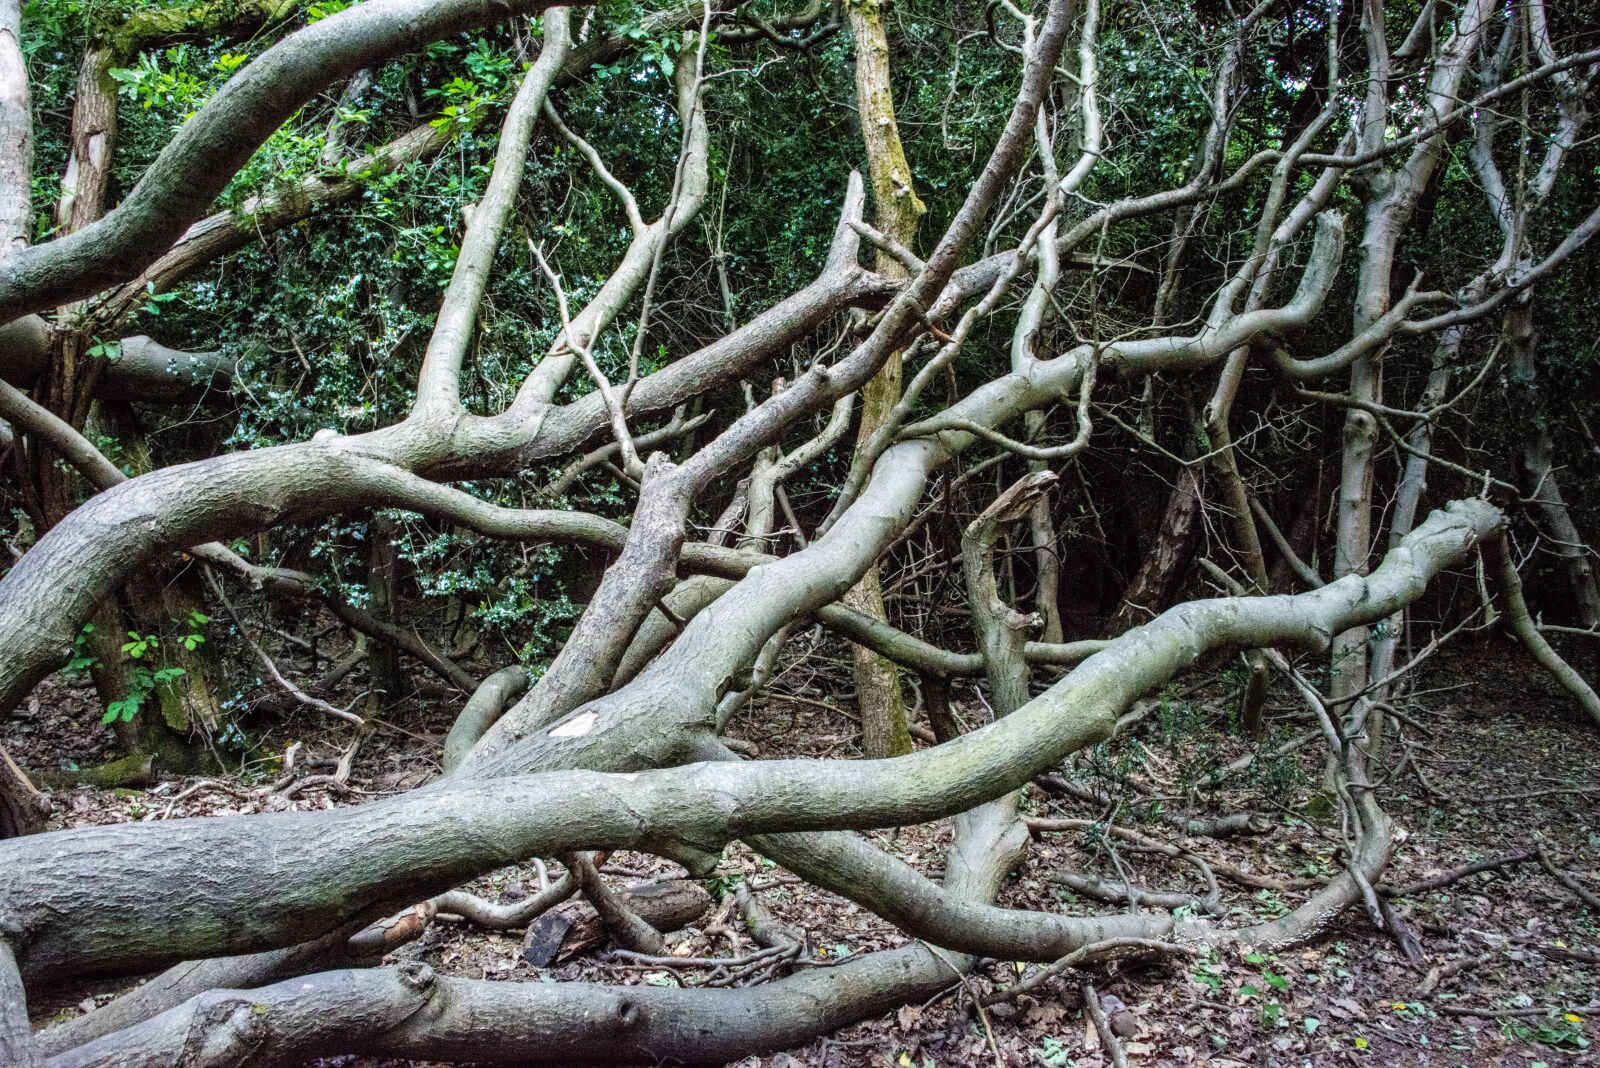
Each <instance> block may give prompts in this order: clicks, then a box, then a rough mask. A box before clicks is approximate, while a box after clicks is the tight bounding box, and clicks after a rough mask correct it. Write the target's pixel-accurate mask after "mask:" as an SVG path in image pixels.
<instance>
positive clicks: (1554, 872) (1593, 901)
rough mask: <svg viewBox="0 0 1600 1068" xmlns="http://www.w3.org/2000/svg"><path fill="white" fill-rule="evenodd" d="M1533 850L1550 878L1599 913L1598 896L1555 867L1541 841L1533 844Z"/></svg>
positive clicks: (1599, 900)
mask: <svg viewBox="0 0 1600 1068" xmlns="http://www.w3.org/2000/svg"><path fill="white" fill-rule="evenodd" d="M1534 850H1535V852H1536V853H1537V854H1538V857H1539V863H1540V864H1541V865H1543V866H1544V870H1545V871H1547V872H1549V873H1550V877H1551V878H1552V879H1554V880H1555V881H1556V882H1558V883H1560V884H1561V885H1562V886H1564V887H1566V888H1567V889H1568V890H1571V891H1572V892H1573V894H1574V895H1576V896H1577V898H1578V900H1579V901H1582V902H1583V903H1584V904H1585V905H1587V906H1589V908H1591V909H1593V910H1594V911H1595V912H1597V913H1600V897H1595V896H1594V895H1593V894H1591V893H1590V892H1589V891H1588V890H1585V889H1584V888H1583V886H1582V884H1580V883H1579V882H1578V880H1576V879H1574V878H1573V877H1572V876H1571V875H1570V874H1568V873H1567V872H1565V871H1562V870H1561V869H1560V868H1558V867H1556V863H1555V861H1553V860H1551V859H1550V854H1549V853H1547V852H1546V851H1545V848H1544V843H1543V842H1539V843H1537V844H1536V845H1535V846H1534Z"/></svg>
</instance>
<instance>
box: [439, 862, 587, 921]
mask: <svg viewBox="0 0 1600 1068" xmlns="http://www.w3.org/2000/svg"><path fill="white" fill-rule="evenodd" d="M578 885H579V884H578V879H577V877H576V876H575V875H573V874H572V872H570V871H569V872H567V873H566V874H565V875H563V876H562V877H561V878H559V879H557V880H556V881H555V882H554V883H551V884H550V885H548V886H545V887H542V888H541V889H540V891H539V892H538V893H537V894H533V895H531V896H530V897H526V898H524V899H523V900H521V901H513V902H510V903H509V904H503V905H502V904H499V903H497V902H494V901H489V900H486V899H484V898H481V897H479V896H478V895H476V894H469V893H467V892H466V891H464V890H451V891H448V892H446V893H443V894H440V895H439V896H438V897H436V898H434V899H433V904H434V907H435V908H437V909H438V910H439V918H440V919H450V918H454V917H459V918H460V919H462V920H465V921H466V922H468V923H475V924H477V925H478V926H479V927H487V928H489V929H490V930H494V931H509V930H512V929H513V928H517V927H526V926H527V925H528V924H529V923H530V922H532V921H533V920H534V919H537V918H538V917H539V916H542V915H543V914H544V913H546V912H549V911H550V910H551V909H553V908H555V907H556V906H557V905H559V904H561V903H562V902H563V901H566V900H567V899H568V898H570V897H571V896H572V895H573V894H576V893H577V892H578Z"/></svg>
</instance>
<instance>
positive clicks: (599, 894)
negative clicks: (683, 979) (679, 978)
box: [557, 853, 667, 957]
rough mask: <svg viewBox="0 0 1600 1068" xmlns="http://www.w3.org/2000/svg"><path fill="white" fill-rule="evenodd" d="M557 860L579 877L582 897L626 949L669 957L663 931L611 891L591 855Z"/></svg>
mask: <svg viewBox="0 0 1600 1068" xmlns="http://www.w3.org/2000/svg"><path fill="white" fill-rule="evenodd" d="M557 859H558V860H560V861H561V863H563V864H565V865H566V866H567V870H568V871H571V872H573V873H574V874H575V875H576V876H577V878H578V885H579V886H580V887H581V888H582V890H583V896H584V897H586V898H588V899H589V904H591V905H593V906H594V910H595V912H596V913H598V914H599V916H600V922H601V923H603V924H605V927H606V930H608V931H610V932H611V937H613V938H615V939H616V940H617V941H618V942H620V943H622V945H623V946H624V948H627V949H631V950H633V951H634V952H636V953H647V954H650V955H652V956H657V957H662V956H666V953H667V944H666V942H665V941H663V940H662V938H661V932H660V931H657V930H656V929H655V928H654V927H651V926H650V925H649V924H648V923H646V922H645V921H644V920H642V919H640V918H639V915H638V913H636V912H634V911H633V910H632V909H630V908H629V907H628V906H627V905H626V904H625V903H624V902H623V901H622V899H621V898H619V897H618V896H617V895H616V894H614V893H612V892H611V888H610V887H609V886H607V885H606V884H605V880H604V879H603V878H602V877H601V875H600V873H599V872H598V871H596V870H595V866H594V861H593V860H592V859H591V857H590V856H589V854H587V853H567V854H562V855H560V856H558V857H557Z"/></svg>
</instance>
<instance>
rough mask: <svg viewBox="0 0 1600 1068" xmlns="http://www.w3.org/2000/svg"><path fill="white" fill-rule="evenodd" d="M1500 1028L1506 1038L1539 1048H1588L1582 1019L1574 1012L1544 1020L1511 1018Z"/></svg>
mask: <svg viewBox="0 0 1600 1068" xmlns="http://www.w3.org/2000/svg"><path fill="white" fill-rule="evenodd" d="M1500 1026H1501V1031H1502V1033H1503V1034H1505V1035H1506V1037H1508V1038H1516V1039H1520V1040H1522V1041H1523V1042H1537V1043H1539V1045H1541V1046H1550V1047H1552V1048H1554V1049H1562V1050H1585V1049H1588V1048H1589V1040H1588V1039H1587V1038H1586V1037H1584V1033H1583V1017H1582V1016H1579V1015H1578V1014H1577V1013H1575V1012H1567V1013H1562V1014H1561V1015H1559V1016H1556V1015H1552V1016H1550V1017H1549V1018H1548V1019H1544V1020H1518V1019H1515V1018H1512V1019H1507V1020H1505V1021H1503V1022H1502V1023H1501V1025H1500Z"/></svg>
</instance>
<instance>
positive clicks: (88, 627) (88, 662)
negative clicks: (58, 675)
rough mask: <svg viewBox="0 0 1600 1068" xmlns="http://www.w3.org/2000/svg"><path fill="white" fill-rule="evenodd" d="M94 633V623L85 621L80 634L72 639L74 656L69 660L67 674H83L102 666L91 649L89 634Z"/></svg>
mask: <svg viewBox="0 0 1600 1068" xmlns="http://www.w3.org/2000/svg"><path fill="white" fill-rule="evenodd" d="M93 633H94V624H93V623H85V624H84V625H83V629H82V630H80V631H78V636H77V637H76V638H74V639H72V657H71V659H69V660H68V661H67V668H66V670H67V674H69V675H82V674H83V673H84V672H85V671H89V670H91V669H92V668H96V667H99V666H100V661H99V660H97V659H96V658H95V656H94V654H93V653H91V652H90V651H89V636H90V635H92V634H93Z"/></svg>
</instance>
